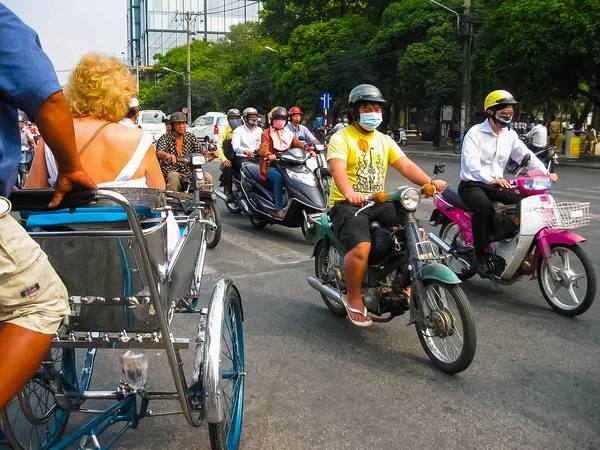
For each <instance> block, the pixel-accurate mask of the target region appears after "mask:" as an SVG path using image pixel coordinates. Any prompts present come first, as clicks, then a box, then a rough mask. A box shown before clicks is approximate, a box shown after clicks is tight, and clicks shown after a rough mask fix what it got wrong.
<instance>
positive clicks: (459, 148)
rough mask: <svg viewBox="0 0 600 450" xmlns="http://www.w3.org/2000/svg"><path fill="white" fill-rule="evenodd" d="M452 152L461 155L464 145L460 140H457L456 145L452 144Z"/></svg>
mask: <svg viewBox="0 0 600 450" xmlns="http://www.w3.org/2000/svg"><path fill="white" fill-rule="evenodd" d="M452 151H453V152H454V153H455V154H456V155H460V152H461V151H462V145H460V141H459V140H455V141H454V143H453V144H452Z"/></svg>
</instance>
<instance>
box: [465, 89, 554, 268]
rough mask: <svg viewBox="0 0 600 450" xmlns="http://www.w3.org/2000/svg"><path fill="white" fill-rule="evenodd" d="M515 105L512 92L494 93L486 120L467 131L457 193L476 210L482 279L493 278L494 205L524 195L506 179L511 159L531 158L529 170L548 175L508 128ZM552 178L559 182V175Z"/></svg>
mask: <svg viewBox="0 0 600 450" xmlns="http://www.w3.org/2000/svg"><path fill="white" fill-rule="evenodd" d="M515 104H517V101H516V100H515V99H514V97H513V96H512V95H511V94H510V92H507V91H503V90H497V91H493V92H491V93H490V94H489V95H488V96H487V97H486V99H485V103H484V108H485V111H486V114H487V119H486V121H485V122H483V123H480V124H478V125H474V126H473V127H472V128H471V129H470V130H469V131H468V133H467V134H466V136H465V139H464V143H463V148H462V156H461V170H460V179H461V182H460V185H459V186H458V193H459V195H460V198H461V200H462V201H463V202H464V203H465V205H467V206H468V207H469V208H471V209H473V211H474V212H473V216H472V219H473V238H474V244H475V256H476V259H477V272H478V273H479V274H480V275H482V276H490V275H491V270H490V268H489V266H488V263H487V258H486V252H485V250H486V249H487V247H488V245H489V234H490V233H489V232H490V230H491V229H492V227H493V219H494V214H495V211H494V207H493V206H492V202H493V201H494V202H502V203H505V204H517V203H519V201H520V200H521V196H520V195H519V194H517V193H515V192H513V191H511V190H510V184H509V183H508V181H506V180H505V179H504V168H505V166H506V163H507V162H508V159H509V158H512V159H513V160H515V161H516V162H518V163H520V162H521V161H522V159H523V158H524V157H525V156H526V155H530V156H531V162H530V163H529V168H530V169H534V170H536V169H537V170H541V171H543V172H544V173H547V170H546V168H545V167H544V164H543V163H542V162H541V161H540V160H539V159H538V158H537V157H536V156H535V155H534V154H533V153H532V152H531V151H530V150H529V149H528V148H527V146H526V145H525V144H524V143H523V142H522V141H521V140H520V139H519V137H518V135H517V133H516V132H515V131H513V130H510V129H509V128H508V125H509V124H510V122H511V121H512V118H513V115H514V110H513V105H515ZM551 176H552V180H553V181H556V179H557V177H556V175H555V174H552V175H551Z"/></svg>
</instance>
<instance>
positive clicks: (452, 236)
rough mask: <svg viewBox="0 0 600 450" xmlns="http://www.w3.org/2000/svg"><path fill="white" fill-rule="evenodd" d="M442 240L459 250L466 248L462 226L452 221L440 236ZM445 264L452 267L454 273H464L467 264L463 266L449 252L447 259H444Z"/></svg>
mask: <svg viewBox="0 0 600 450" xmlns="http://www.w3.org/2000/svg"><path fill="white" fill-rule="evenodd" d="M440 237H441V239H442V241H444V242H445V243H446V244H448V245H450V246H452V247H455V248H456V249H457V250H459V251H461V250H465V244H464V242H465V238H464V236H463V234H462V231H461V229H460V227H459V226H458V225H457V224H455V223H451V224H450V225H448V226H447V227H446V228H444V232H443V233H442V235H441V236H440ZM444 264H446V266H448V267H449V268H450V270H452V271H453V272H454V273H458V274H460V273H462V271H463V269H464V268H465V266H463V265H462V264H461V263H460V262H459V261H457V260H456V258H455V257H454V256H452V255H450V254H449V253H447V254H446V259H445V260H444Z"/></svg>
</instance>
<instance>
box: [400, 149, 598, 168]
mask: <svg viewBox="0 0 600 450" xmlns="http://www.w3.org/2000/svg"><path fill="white" fill-rule="evenodd" d="M404 154H405V155H407V156H429V157H435V158H442V159H460V155H454V154H447V153H446V154H444V153H435V152H411V151H410V150H409V151H405V152H404ZM557 166H558V167H560V166H563V167H574V168H579V169H588V170H600V164H598V165H591V164H589V163H588V164H586V163H584V162H575V161H573V162H570V161H561V160H559V161H558V164H557Z"/></svg>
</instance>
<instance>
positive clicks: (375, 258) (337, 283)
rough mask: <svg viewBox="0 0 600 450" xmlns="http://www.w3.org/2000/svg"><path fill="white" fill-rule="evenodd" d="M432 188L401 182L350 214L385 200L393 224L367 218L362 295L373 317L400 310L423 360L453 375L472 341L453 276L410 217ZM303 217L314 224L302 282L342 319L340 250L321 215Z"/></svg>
mask: <svg viewBox="0 0 600 450" xmlns="http://www.w3.org/2000/svg"><path fill="white" fill-rule="evenodd" d="M436 175H437V174H436ZM434 193H435V188H434V187H433V186H432V185H427V186H424V187H423V188H422V189H421V190H419V189H416V188H414V187H408V186H402V187H399V188H397V189H396V190H395V191H393V192H391V193H388V194H386V193H384V192H378V193H376V194H374V195H371V196H368V197H367V203H366V205H365V206H364V207H363V208H362V209H360V210H359V211H358V212H357V214H360V213H361V212H362V211H363V210H364V209H366V208H369V207H372V206H373V205H375V204H376V203H381V202H392V203H393V204H394V207H395V208H396V211H397V212H398V215H399V217H400V218H401V222H400V223H399V224H398V226H396V227H394V228H391V229H390V228H383V227H381V225H380V224H379V223H378V222H372V223H371V225H370V228H371V236H372V246H371V252H370V254H369V266H368V269H367V271H366V273H365V276H364V278H363V281H362V295H363V300H364V303H365V306H366V308H367V310H368V311H369V312H370V313H371V315H372V316H371V317H372V320H373V321H374V322H389V321H391V320H392V319H394V318H395V317H396V316H400V315H403V314H404V313H406V312H407V311H408V312H409V320H408V324H409V325H410V324H414V325H415V328H416V331H417V335H418V338H419V342H420V343H421V346H422V347H423V349H424V350H425V353H426V354H427V356H428V357H429V359H430V360H431V361H432V362H433V364H434V365H435V366H436V367H438V368H439V369H441V370H443V371H444V372H447V373H452V374H454V373H458V372H461V371H463V370H465V369H466V368H467V367H469V365H470V364H471V362H472V360H473V358H474V356H475V349H476V340H477V339H476V331H475V322H474V320H473V315H472V313H471V307H470V305H469V301H468V299H467V297H466V296H465V294H464V292H463V291H462V289H461V287H460V285H459V284H460V280H459V279H458V277H457V276H456V275H455V274H454V273H453V272H452V271H451V270H450V269H449V268H448V267H446V266H445V265H443V264H441V262H442V261H443V258H444V256H443V255H439V254H438V253H437V252H436V250H435V248H434V246H433V245H432V243H431V242H429V241H427V240H425V239H424V237H423V234H422V233H421V230H420V229H419V225H418V223H417V220H416V218H415V211H416V209H417V207H418V205H419V203H420V201H421V195H426V196H429V197H431V196H432V195H433V194H434ZM311 221H313V223H314V226H315V228H316V239H315V247H314V251H313V256H314V258H315V276H309V277H306V279H307V281H308V284H309V285H310V286H311V287H312V288H314V289H316V290H317V291H318V292H319V293H320V294H321V297H322V299H323V301H324V302H325V305H326V306H327V308H328V309H329V310H330V311H331V312H332V313H333V314H334V315H336V316H339V317H345V316H346V315H347V311H346V308H345V307H344V304H343V302H342V295H344V294H346V284H345V281H344V267H343V258H344V256H345V255H346V253H347V250H346V249H345V248H344V246H343V245H342V244H341V243H340V241H339V239H338V237H337V236H336V235H335V233H334V232H333V230H332V228H331V223H330V221H329V217H328V215H327V214H321V215H320V216H319V217H314V216H313V217H311Z"/></svg>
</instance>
